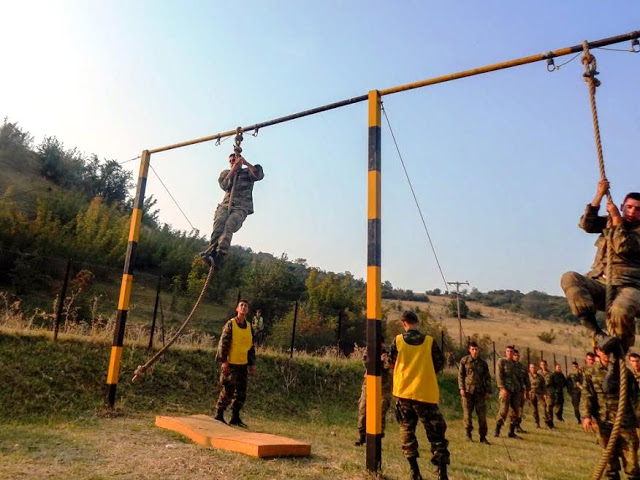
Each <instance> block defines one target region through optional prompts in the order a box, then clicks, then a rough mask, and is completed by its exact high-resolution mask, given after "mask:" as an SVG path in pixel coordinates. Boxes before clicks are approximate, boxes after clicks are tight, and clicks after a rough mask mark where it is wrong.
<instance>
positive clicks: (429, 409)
mask: <svg viewBox="0 0 640 480" xmlns="http://www.w3.org/2000/svg"><path fill="white" fill-rule="evenodd" d="M402 336H403V339H404V341H405V342H406V343H408V344H409V345H420V344H421V343H422V342H423V341H424V338H425V335H423V334H422V333H420V332H419V331H418V330H413V329H412V330H408V331H406V332H404V333H403V334H402ZM397 355H398V350H397V348H396V341H395V338H394V340H393V344H392V345H391V362H392V363H393V364H395V361H396V358H397ZM431 358H432V360H433V367H434V369H435V371H436V373H438V372H441V371H442V369H443V367H444V362H445V359H444V355H443V354H442V351H441V350H440V348H439V347H438V344H437V343H436V342H433V345H432V347H431ZM396 412H397V416H398V420H399V421H400V436H401V438H402V452H403V453H404V456H405V458H416V457H418V456H419V453H418V440H417V438H416V426H417V424H418V420H420V422H422V424H423V425H424V428H425V430H426V432H427V439H428V440H429V443H431V463H433V464H434V465H437V466H438V467H440V466H446V465H449V450H448V448H447V447H448V445H449V442H448V441H447V439H446V438H445V433H446V431H447V423H446V422H445V420H444V417H443V416H442V414H441V413H440V409H439V408H438V405H436V404H433V403H425V402H419V401H417V400H407V399H404V398H398V399H397V400H396Z"/></svg>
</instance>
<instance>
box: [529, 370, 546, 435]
mask: <svg viewBox="0 0 640 480" xmlns="http://www.w3.org/2000/svg"><path fill="white" fill-rule="evenodd" d="M529 385H531V388H529V402H530V403H531V409H532V410H533V420H534V421H535V422H536V427H538V428H539V427H540V413H539V412H538V408H540V409H542V415H543V416H544V420H545V423H547V401H546V400H545V397H544V377H543V376H542V375H540V374H539V373H534V374H533V375H532V374H531V372H529Z"/></svg>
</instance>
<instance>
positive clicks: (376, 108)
mask: <svg viewBox="0 0 640 480" xmlns="http://www.w3.org/2000/svg"><path fill="white" fill-rule="evenodd" d="M380 120H381V111H380V94H379V92H378V91H377V90H371V91H370V92H369V126H370V127H379V126H380V125H381V122H380Z"/></svg>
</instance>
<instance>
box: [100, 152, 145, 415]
mask: <svg viewBox="0 0 640 480" xmlns="http://www.w3.org/2000/svg"><path fill="white" fill-rule="evenodd" d="M150 158H151V155H150V154H149V151H148V150H145V151H143V152H142V156H141V157H140V172H139V173H138V185H137V187H136V198H135V201H134V202H133V212H132V213H131V226H130V227H129V242H128V244H127V254H126V257H125V259H124V272H123V274H122V284H121V285H120V299H119V300H118V313H117V315H116V328H115V331H114V333H113V344H112V346H111V358H110V360H109V372H108V373H107V402H108V404H109V406H110V407H113V406H114V405H115V403H116V388H117V386H118V379H119V378H120V359H121V358H122V343H123V341H124V328H125V324H126V323H127V312H128V310H129V299H130V298H131V287H132V286H133V264H134V262H135V258H136V248H137V246H138V239H139V238H140V222H141V221H142V206H143V204H144V191H145V189H146V187H147V175H148V174H149V159H150Z"/></svg>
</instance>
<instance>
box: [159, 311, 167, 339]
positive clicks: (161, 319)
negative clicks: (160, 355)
mask: <svg viewBox="0 0 640 480" xmlns="http://www.w3.org/2000/svg"><path fill="white" fill-rule="evenodd" d="M160 331H161V332H162V346H163V347H164V346H165V345H166V342H165V338H164V310H163V308H162V302H160Z"/></svg>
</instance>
